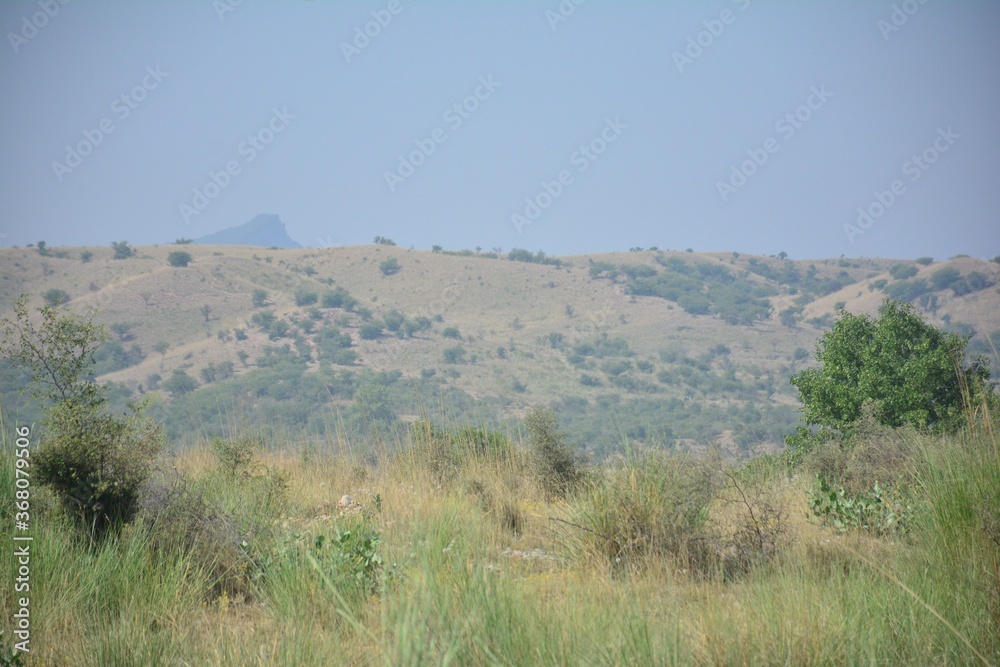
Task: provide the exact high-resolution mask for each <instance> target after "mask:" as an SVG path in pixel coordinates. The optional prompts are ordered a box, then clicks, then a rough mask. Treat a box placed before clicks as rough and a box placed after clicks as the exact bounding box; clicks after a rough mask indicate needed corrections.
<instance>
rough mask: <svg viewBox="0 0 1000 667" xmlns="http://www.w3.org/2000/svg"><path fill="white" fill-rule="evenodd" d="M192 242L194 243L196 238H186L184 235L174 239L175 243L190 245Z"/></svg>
mask: <svg viewBox="0 0 1000 667" xmlns="http://www.w3.org/2000/svg"><path fill="white" fill-rule="evenodd" d="M192 243H194V239H186V238H184V237H183V236H182V237H181V238H179V239H177V240H176V241H174V245H190V244H192Z"/></svg>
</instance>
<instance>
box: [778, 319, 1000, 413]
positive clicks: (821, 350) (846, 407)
mask: <svg viewBox="0 0 1000 667" xmlns="http://www.w3.org/2000/svg"><path fill="white" fill-rule="evenodd" d="M967 343H968V341H967V340H965V339H963V338H961V337H959V336H957V335H955V334H951V333H946V332H943V331H939V330H938V329H936V328H934V327H933V326H931V325H929V324H926V323H924V321H923V320H922V319H921V318H920V316H919V315H917V314H916V313H915V312H914V310H913V306H911V305H910V304H904V303H898V302H892V301H888V300H886V301H885V302H883V304H882V306H881V308H880V309H879V316H878V318H876V319H872V318H870V317H868V316H867V315H861V316H856V315H851V314H850V313H844V315H843V316H842V317H841V318H840V319H839V320H838V321H837V322H836V324H835V325H834V327H833V329H832V330H831V331H828V332H826V333H825V334H824V335H823V338H822V339H821V341H820V343H819V345H818V347H817V351H816V359H817V361H819V362H820V364H821V367H819V368H811V369H808V370H805V371H802V372H801V373H799V374H798V375H796V376H795V377H793V378H792V380H791V382H792V384H793V385H794V386H795V387H797V388H798V390H799V395H800V397H801V399H802V404H803V407H802V412H803V416H804V419H805V421H806V423H808V424H819V425H822V426H825V427H829V428H834V429H844V428H849V427H850V426H851V425H852V424H853V423H854V422H855V421H856V420H857V419H858V417H859V416H860V414H861V408H862V405H864V404H865V403H866V402H868V401H872V402H873V403H874V405H873V408H874V412H875V414H876V419H877V421H878V422H879V423H881V424H884V425H887V426H893V427H895V426H901V425H903V424H910V425H913V426H932V427H942V428H952V427H955V426H957V425H959V424H960V423H961V421H962V408H963V405H964V404H965V398H964V397H963V392H969V393H970V394H971V395H972V396H973V397H975V398H976V399H978V398H980V397H982V396H983V395H984V394H986V393H987V390H986V387H988V380H989V370H988V366H987V365H986V361H985V360H984V359H978V360H976V361H974V362H972V363H971V364H968V365H966V364H965V363H964V361H963V358H964V352H965V347H966V344H967Z"/></svg>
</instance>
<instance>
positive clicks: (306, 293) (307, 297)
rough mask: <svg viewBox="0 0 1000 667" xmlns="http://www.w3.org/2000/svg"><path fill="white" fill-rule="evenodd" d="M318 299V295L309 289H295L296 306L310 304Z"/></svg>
mask: <svg viewBox="0 0 1000 667" xmlns="http://www.w3.org/2000/svg"><path fill="white" fill-rule="evenodd" d="M317 301H319V295H318V294H317V293H316V292H314V291H312V290H309V289H300V290H296V291H295V305H296V306H300V307H301V306H311V305H313V304H314V303H316V302H317Z"/></svg>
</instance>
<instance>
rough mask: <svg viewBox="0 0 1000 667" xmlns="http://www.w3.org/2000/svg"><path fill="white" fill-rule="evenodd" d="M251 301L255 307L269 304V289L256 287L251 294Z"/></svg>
mask: <svg viewBox="0 0 1000 667" xmlns="http://www.w3.org/2000/svg"><path fill="white" fill-rule="evenodd" d="M250 303H251V304H252V305H253V307H254V308H263V307H264V306H266V305H267V290H263V289H260V288H258V289H255V290H254V291H253V294H252V295H251V296H250Z"/></svg>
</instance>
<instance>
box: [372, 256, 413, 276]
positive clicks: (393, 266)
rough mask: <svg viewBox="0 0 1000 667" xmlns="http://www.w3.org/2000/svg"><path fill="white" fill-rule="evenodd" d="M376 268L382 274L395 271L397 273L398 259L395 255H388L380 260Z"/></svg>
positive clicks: (387, 274)
mask: <svg viewBox="0 0 1000 667" xmlns="http://www.w3.org/2000/svg"><path fill="white" fill-rule="evenodd" d="M378 268H379V271H381V272H382V275H383V276H391V275H393V274H395V273H399V270H400V268H401V267H400V266H399V261H398V260H397V259H396V258H395V257H390V258H388V259H384V260H382V262H381V263H380V264H379V265H378ZM407 275H409V274H407Z"/></svg>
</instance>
